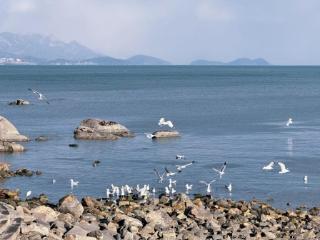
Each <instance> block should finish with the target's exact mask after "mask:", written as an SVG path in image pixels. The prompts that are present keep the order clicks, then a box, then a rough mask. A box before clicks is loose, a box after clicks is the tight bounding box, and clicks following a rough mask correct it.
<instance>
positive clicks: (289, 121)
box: [286, 118, 293, 127]
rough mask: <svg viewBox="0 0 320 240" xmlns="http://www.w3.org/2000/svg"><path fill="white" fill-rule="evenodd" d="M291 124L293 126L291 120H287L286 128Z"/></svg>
mask: <svg viewBox="0 0 320 240" xmlns="http://www.w3.org/2000/svg"><path fill="white" fill-rule="evenodd" d="M291 124H293V120H292V118H289V119H288V121H287V123H286V126H287V127H289V126H290V125H291Z"/></svg>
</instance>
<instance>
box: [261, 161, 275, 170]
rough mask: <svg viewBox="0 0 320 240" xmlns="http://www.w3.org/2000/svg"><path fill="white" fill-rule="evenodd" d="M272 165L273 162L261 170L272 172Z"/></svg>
mask: <svg viewBox="0 0 320 240" xmlns="http://www.w3.org/2000/svg"><path fill="white" fill-rule="evenodd" d="M273 165H274V161H272V162H270V163H269V164H268V165H266V166H263V168H262V169H263V170H272V169H273Z"/></svg>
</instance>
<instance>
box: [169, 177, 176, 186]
mask: <svg viewBox="0 0 320 240" xmlns="http://www.w3.org/2000/svg"><path fill="white" fill-rule="evenodd" d="M173 185H177V180H172V179H171V178H169V188H173Z"/></svg>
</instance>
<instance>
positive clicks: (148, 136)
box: [145, 133, 155, 139]
mask: <svg viewBox="0 0 320 240" xmlns="http://www.w3.org/2000/svg"><path fill="white" fill-rule="evenodd" d="M145 135H146V137H147V138H149V139H153V138H154V137H155V135H153V134H152V133H145Z"/></svg>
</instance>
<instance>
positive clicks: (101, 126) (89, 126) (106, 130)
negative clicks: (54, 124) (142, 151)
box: [74, 119, 134, 140]
mask: <svg viewBox="0 0 320 240" xmlns="http://www.w3.org/2000/svg"><path fill="white" fill-rule="evenodd" d="M133 136H134V135H133V133H131V132H130V131H129V130H128V129H127V128H126V127H125V126H123V125H121V124H119V123H117V122H113V121H108V120H100V119H86V120H83V121H82V122H81V123H80V126H79V127H77V128H76V129H75V130H74V138H76V139H87V140H117V139H119V138H121V137H133Z"/></svg>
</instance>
